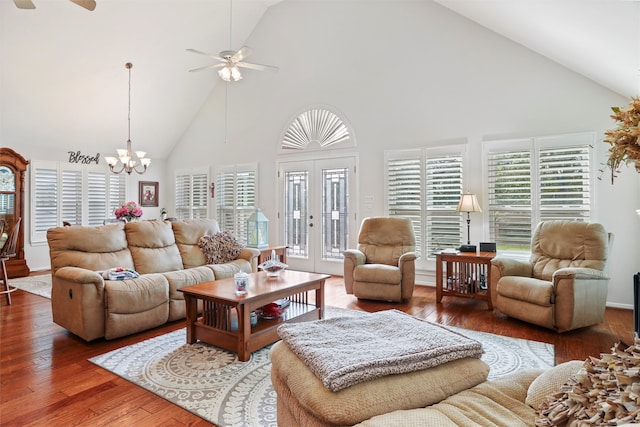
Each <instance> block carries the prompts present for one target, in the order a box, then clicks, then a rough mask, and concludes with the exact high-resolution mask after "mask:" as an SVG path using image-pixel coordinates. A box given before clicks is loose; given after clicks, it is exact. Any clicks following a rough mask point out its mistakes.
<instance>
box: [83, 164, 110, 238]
mask: <svg viewBox="0 0 640 427" xmlns="http://www.w3.org/2000/svg"><path fill="white" fill-rule="evenodd" d="M87 187H88V192H87V200H88V202H89V203H88V209H87V214H88V215H89V218H88V224H89V226H91V227H95V226H98V225H102V224H103V223H104V220H105V218H107V217H108V216H109V215H108V214H107V197H106V196H107V176H106V174H105V172H89V174H88V182H87Z"/></svg>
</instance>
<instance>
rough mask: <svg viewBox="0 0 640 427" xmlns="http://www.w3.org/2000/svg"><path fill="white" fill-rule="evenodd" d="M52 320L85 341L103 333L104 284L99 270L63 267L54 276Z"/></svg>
mask: <svg viewBox="0 0 640 427" xmlns="http://www.w3.org/2000/svg"><path fill="white" fill-rule="evenodd" d="M51 279H52V285H53V286H52V288H51V312H52V315H53V321H54V322H55V323H57V324H58V325H60V326H62V327H63V328H65V329H68V330H69V331H71V332H73V333H74V334H76V335H77V336H79V337H81V338H83V339H84V340H86V341H92V340H94V339H96V338H101V337H103V336H104V331H105V302H104V295H105V287H104V285H105V283H104V279H103V278H102V276H100V274H98V272H96V271H93V270H87V269H84V268H79V267H61V268H59V269H58V270H57V271H56V272H55V273H54V274H53V275H52V277H51Z"/></svg>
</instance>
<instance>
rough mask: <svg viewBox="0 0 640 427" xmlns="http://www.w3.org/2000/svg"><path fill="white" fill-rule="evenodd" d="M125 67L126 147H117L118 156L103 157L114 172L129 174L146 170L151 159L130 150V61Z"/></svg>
mask: <svg viewBox="0 0 640 427" xmlns="http://www.w3.org/2000/svg"><path fill="white" fill-rule="evenodd" d="M124 66H125V68H127V69H128V70H129V114H128V116H127V120H128V138H127V148H119V149H117V150H116V151H117V152H118V157H117V158H116V157H110V156H107V157H105V160H106V162H107V164H108V165H109V169H110V170H111V172H113V173H115V174H119V173H122V172H126V173H128V174H129V175H131V172H133V171H135V172H136V173H138V174H143V173H145V172H146V171H147V167H149V165H150V164H151V159H149V158H147V157H145V156H146V155H147V153H146V152H144V151H136V152H135V157H133V155H132V154H133V151H132V150H131V68H133V64H132V63H131V62H127V63H126V64H125V65H124ZM118 162H120V164H121V165H122V166H121V167H120V169H116V167H117V166H118ZM138 166H142V170H140V169H138Z"/></svg>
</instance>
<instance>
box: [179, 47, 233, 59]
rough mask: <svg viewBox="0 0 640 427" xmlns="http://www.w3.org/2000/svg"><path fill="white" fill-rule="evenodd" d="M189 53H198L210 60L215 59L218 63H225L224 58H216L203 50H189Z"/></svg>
mask: <svg viewBox="0 0 640 427" xmlns="http://www.w3.org/2000/svg"><path fill="white" fill-rule="evenodd" d="M187 52H192V53H197V54H198V55H204V56H208V57H209V58H213V59H217V60H218V61H224V60H225V59H224V58H220V57H219V56H216V55H214V54H212V53H207V52H203V51H201V50H197V49H187Z"/></svg>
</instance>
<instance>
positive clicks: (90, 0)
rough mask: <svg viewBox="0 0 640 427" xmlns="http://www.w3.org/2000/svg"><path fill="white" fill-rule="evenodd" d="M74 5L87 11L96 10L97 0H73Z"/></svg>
mask: <svg viewBox="0 0 640 427" xmlns="http://www.w3.org/2000/svg"><path fill="white" fill-rule="evenodd" d="M71 1H72V2H73V3H75V4H77V5H78V6H82V7H84V8H85V9H87V10H94V9H95V8H96V2H95V0H71Z"/></svg>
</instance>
